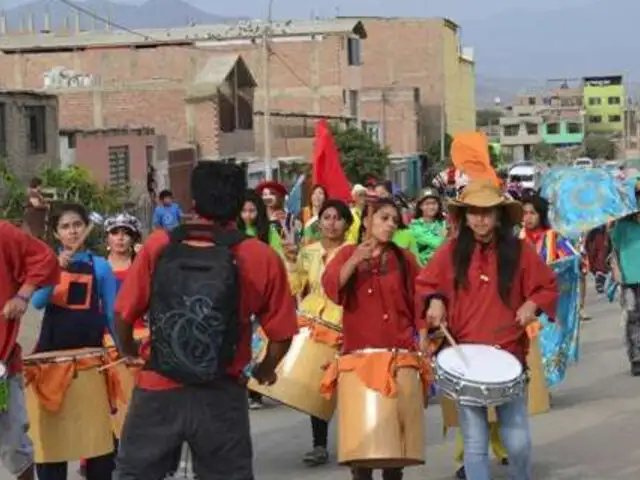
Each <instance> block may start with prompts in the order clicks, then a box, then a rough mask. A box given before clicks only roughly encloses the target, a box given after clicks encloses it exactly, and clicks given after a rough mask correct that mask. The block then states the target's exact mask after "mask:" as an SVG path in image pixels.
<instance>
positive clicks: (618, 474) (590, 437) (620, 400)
mask: <svg viewBox="0 0 640 480" xmlns="http://www.w3.org/2000/svg"><path fill="white" fill-rule="evenodd" d="M588 306H589V308H588V311H589V313H590V314H591V315H592V316H593V320H592V321H591V322H588V323H585V324H583V325H584V328H583V331H582V351H581V360H580V364H579V365H578V366H577V367H574V368H573V369H572V370H571V371H570V374H569V378H568V380H567V381H566V383H565V384H564V385H563V386H562V387H561V388H560V389H559V390H558V391H557V392H555V393H554V395H553V399H552V402H553V410H552V411H551V413H549V414H547V415H543V416H540V417H536V418H534V419H533V437H534V444H535V457H536V468H535V478H536V480H570V479H575V480H590V479H599V480H605V479H606V480H613V479H626V480H636V479H638V478H640V442H638V435H640V401H638V399H639V398H640V379H634V378H631V377H630V376H629V374H628V367H627V363H626V360H625V356H624V352H623V342H622V328H621V325H620V320H619V318H620V317H619V315H618V307H617V306H611V305H609V304H607V303H605V302H604V301H598V302H596V300H595V295H593V296H592V299H591V301H590V302H589V304H588ZM32 323H33V322H31V324H30V326H31V327H33V324H32ZM29 331H33V328H29V329H25V332H26V333H25V335H26V336H27V337H31V338H32V335H29V334H28V332H29ZM27 340H28V339H27ZM425 422H426V425H427V429H428V448H427V464H426V465H425V466H424V467H421V468H413V469H408V470H407V475H406V477H405V478H406V479H407V480H417V479H427V478H428V479H429V480H441V479H442V480H444V479H448V478H451V477H452V473H453V465H452V460H451V453H452V445H451V444H452V442H451V436H450V438H449V439H447V440H444V439H443V438H442V434H441V432H442V424H441V415H440V409H439V407H438V406H433V407H430V408H429V409H428V411H427V413H426V415H425ZM252 427H253V438H254V446H255V457H256V461H255V465H256V478H257V480H303V479H304V480H329V479H331V480H342V479H344V480H347V479H348V478H349V475H348V474H347V472H346V470H345V469H343V468H341V467H338V466H334V465H332V466H328V467H325V468H316V469H308V468H305V467H304V466H302V464H301V462H300V457H301V455H302V454H303V453H304V452H305V451H306V450H308V447H309V446H310V442H311V432H310V425H309V420H308V418H306V417H305V416H303V415H301V414H299V413H296V412H294V411H291V410H289V409H287V408H284V407H276V406H273V407H270V408H267V409H265V410H262V411H258V412H253V413H252ZM334 437H335V431H334V430H332V431H331V438H332V439H334ZM331 449H332V451H335V443H333V442H332V445H331ZM75 468H76V467H74V468H72V470H75ZM9 478H10V477H9V476H8V475H7V474H6V473H4V472H3V471H1V470H0V480H9ZM69 478H70V479H73V480H76V479H77V478H79V477H77V476H75V475H70V476H69ZM494 478H495V479H505V478H506V475H505V471H504V467H498V466H496V468H495V477H494Z"/></svg>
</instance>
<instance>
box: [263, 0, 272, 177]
mask: <svg viewBox="0 0 640 480" xmlns="http://www.w3.org/2000/svg"><path fill="white" fill-rule="evenodd" d="M272 10H273V0H269V10H268V13H267V24H266V25H265V26H264V28H263V29H262V84H263V86H264V126H263V127H264V128H263V130H264V169H265V178H266V179H267V180H271V179H272V178H273V172H272V168H271V98H270V97H271V82H270V76H271V69H270V63H271V48H270V45H269V43H270V40H271V24H272V21H273V17H272Z"/></svg>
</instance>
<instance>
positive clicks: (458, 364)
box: [435, 344, 527, 407]
mask: <svg viewBox="0 0 640 480" xmlns="http://www.w3.org/2000/svg"><path fill="white" fill-rule="evenodd" d="M460 349H461V350H462V352H463V353H464V355H465V356H466V358H467V359H468V360H469V363H470V365H469V366H466V365H465V364H464V362H463V360H462V359H461V358H460V356H459V355H458V352H457V351H456V349H455V348H452V347H449V348H446V349H444V350H442V351H441V352H440V353H439V354H438V356H437V357H436V360H435V376H436V382H437V384H438V387H439V388H440V389H441V390H442V392H443V393H444V395H446V396H447V397H448V398H450V399H452V400H454V401H456V402H457V403H460V404H461V405H469V406H472V407H495V406H498V405H502V404H504V403H508V402H510V401H511V400H513V399H514V398H517V397H519V396H522V395H524V393H525V387H526V383H527V382H526V375H525V374H524V370H523V368H522V364H521V363H520V362H519V361H518V359H517V358H516V357H515V356H514V355H512V354H511V353H509V352H506V351H504V350H500V349H498V348H496V347H493V346H489V345H471V344H462V345H460Z"/></svg>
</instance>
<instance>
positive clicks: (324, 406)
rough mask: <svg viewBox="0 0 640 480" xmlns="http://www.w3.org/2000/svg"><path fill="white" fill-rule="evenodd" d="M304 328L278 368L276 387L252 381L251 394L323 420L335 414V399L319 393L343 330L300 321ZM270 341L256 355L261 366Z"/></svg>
mask: <svg viewBox="0 0 640 480" xmlns="http://www.w3.org/2000/svg"><path fill="white" fill-rule="evenodd" d="M301 322H304V323H303V324H304V325H307V326H305V327H302V328H300V330H299V331H298V334H297V335H296V336H294V337H293V339H292V341H291V346H290V347H289V351H288V352H287V354H286V355H285V357H284V358H283V359H282V360H281V361H280V364H279V365H278V367H277V368H276V374H277V376H278V380H277V381H276V383H274V384H273V385H269V386H267V385H260V384H259V383H258V382H256V381H255V379H253V378H251V379H249V383H248V384H247V386H248V388H249V390H251V391H253V392H256V393H259V394H261V395H264V396H265V397H269V398H272V399H274V400H277V401H278V402H281V403H284V404H285V405H287V406H289V407H291V408H295V409H296V410H300V411H301V412H304V413H308V414H309V415H312V416H314V417H318V418H321V419H323V420H329V419H330V418H331V416H332V415H333V411H334V410H335V399H326V398H325V397H323V396H322V395H321V393H320V384H321V383H322V379H323V377H324V373H325V368H326V366H327V365H329V364H330V363H331V362H332V361H333V360H334V359H335V357H336V355H337V353H338V348H339V338H340V335H341V329H340V328H339V327H337V326H335V325H333V324H330V323H327V322H324V321H322V320H321V319H319V318H309V317H306V318H304V319H301ZM267 343H268V342H267V341H265V342H264V343H263V345H264V347H263V349H262V352H260V353H259V354H258V355H257V358H258V361H256V362H255V363H258V362H259V360H261V359H262V357H263V356H264V354H265V353H266V346H267Z"/></svg>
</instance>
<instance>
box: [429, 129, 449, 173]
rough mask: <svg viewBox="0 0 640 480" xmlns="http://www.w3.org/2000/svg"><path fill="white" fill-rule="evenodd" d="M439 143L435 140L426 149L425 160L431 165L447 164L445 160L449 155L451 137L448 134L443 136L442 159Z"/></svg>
mask: <svg viewBox="0 0 640 480" xmlns="http://www.w3.org/2000/svg"><path fill="white" fill-rule="evenodd" d="M440 145H441V141H440V140H436V141H435V142H433V143H432V144H431V145H430V146H429V148H428V149H427V152H426V154H427V159H428V160H429V163H431V164H441V165H443V166H444V164H446V163H447V158H449V157H450V155H451V145H453V137H452V136H451V135H449V134H448V133H447V134H445V136H444V158H441V157H442V149H441V146H440Z"/></svg>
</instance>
